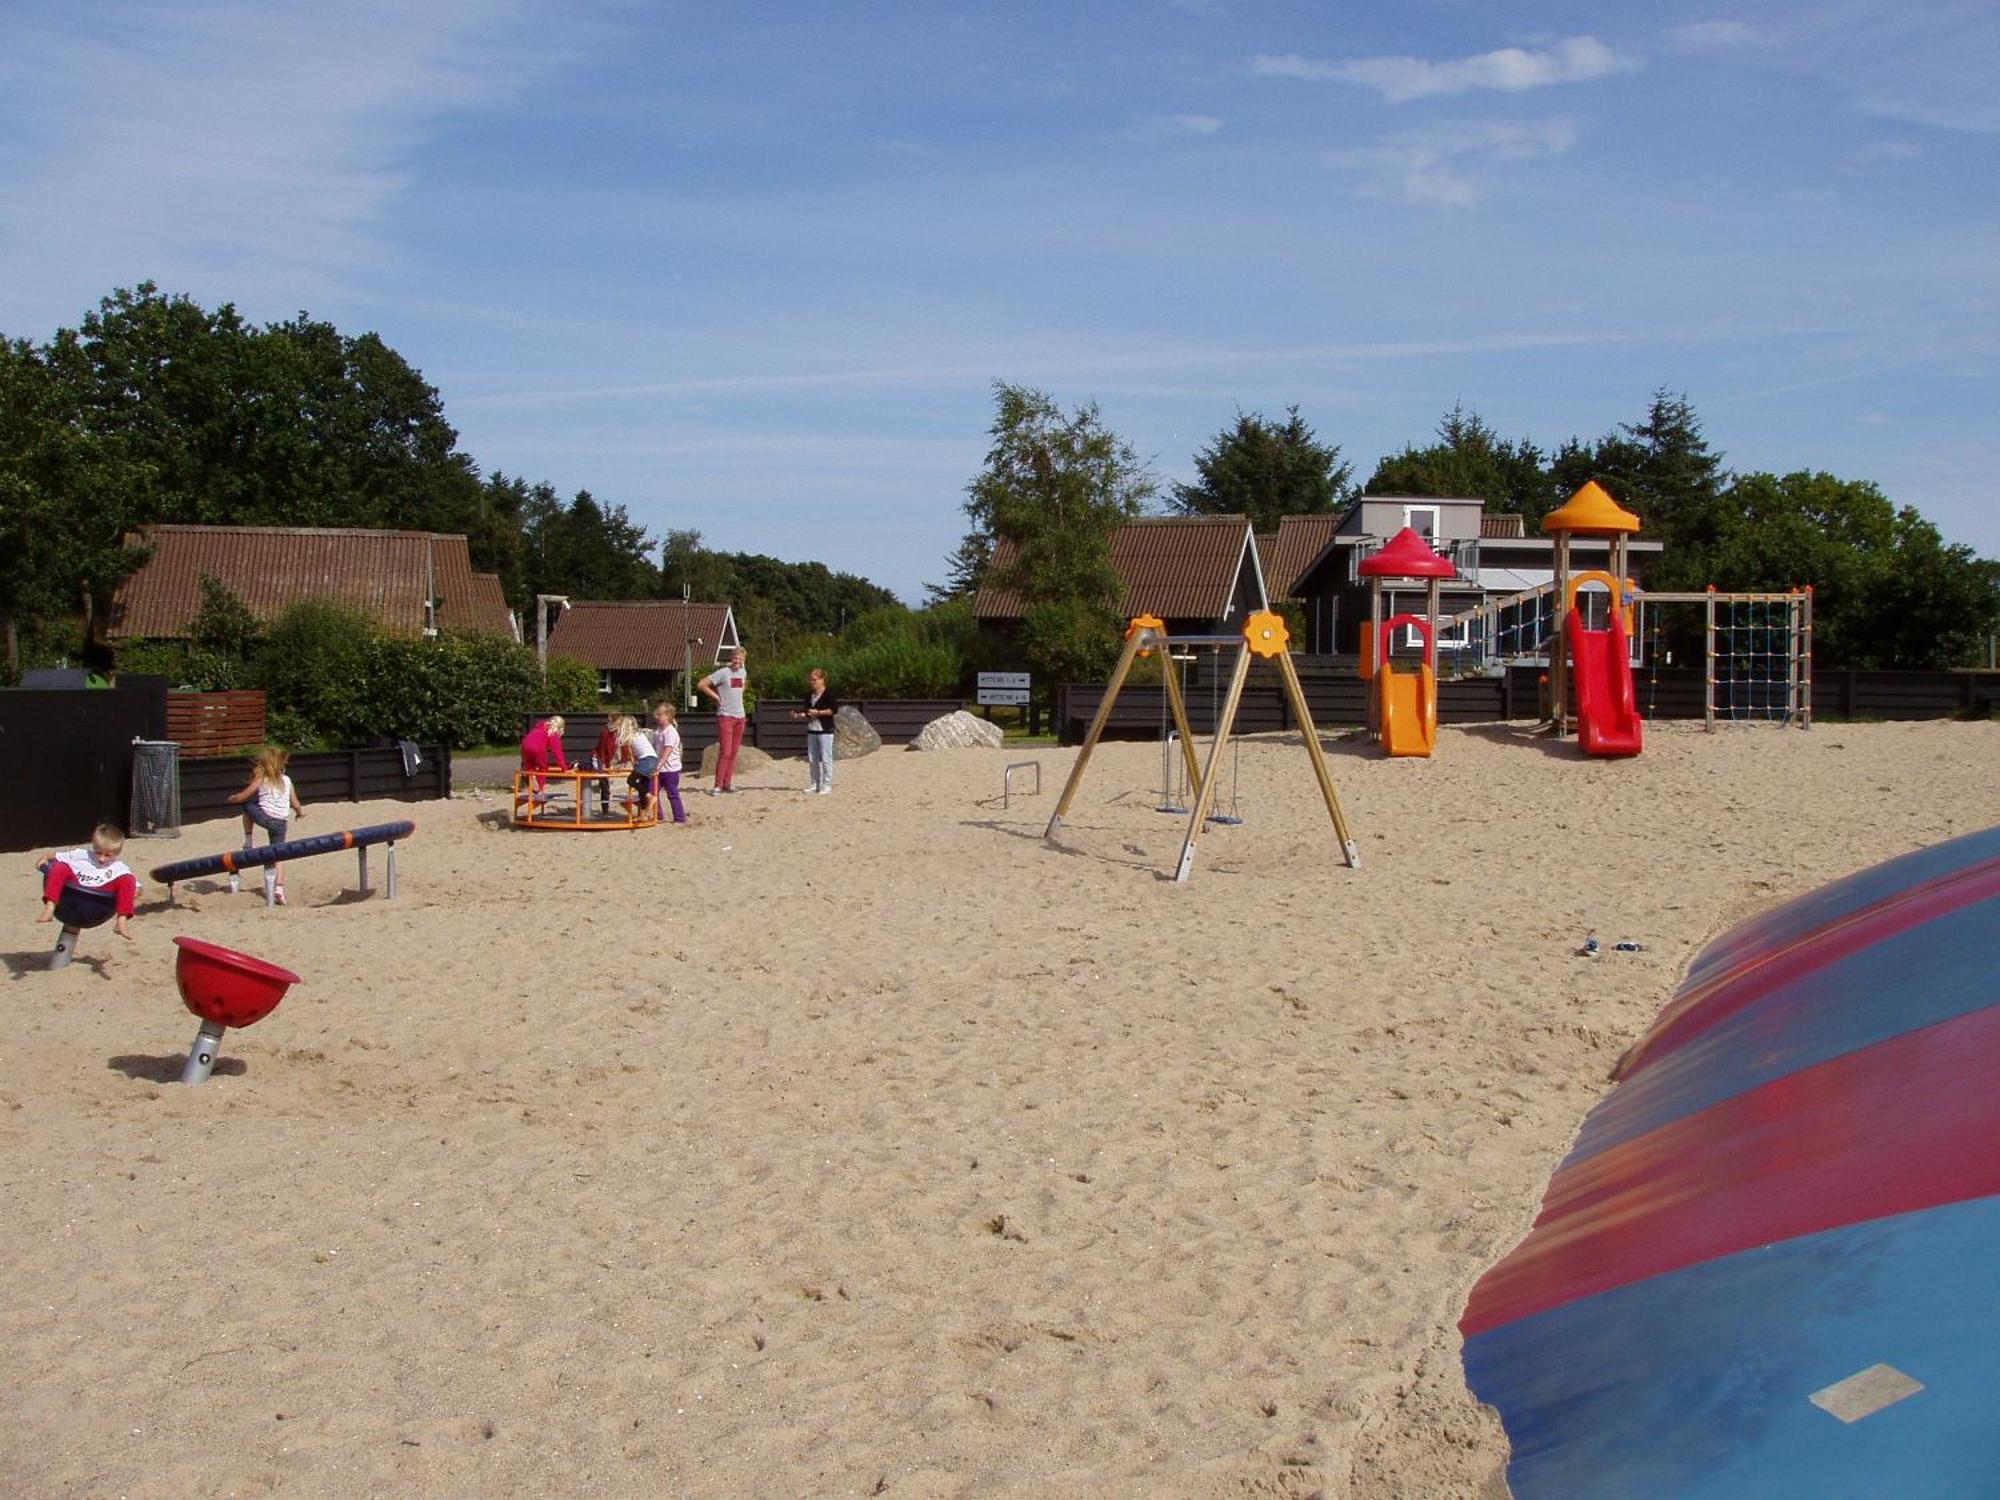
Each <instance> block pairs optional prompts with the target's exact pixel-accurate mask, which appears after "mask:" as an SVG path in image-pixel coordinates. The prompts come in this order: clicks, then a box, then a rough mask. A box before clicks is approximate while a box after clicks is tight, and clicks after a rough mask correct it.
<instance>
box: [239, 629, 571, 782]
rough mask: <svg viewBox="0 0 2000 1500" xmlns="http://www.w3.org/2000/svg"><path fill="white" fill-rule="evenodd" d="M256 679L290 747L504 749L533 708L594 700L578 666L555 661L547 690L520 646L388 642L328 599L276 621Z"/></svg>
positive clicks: (477, 640) (496, 641) (469, 639)
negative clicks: (314, 743)
mask: <svg viewBox="0 0 2000 1500" xmlns="http://www.w3.org/2000/svg"><path fill="white" fill-rule="evenodd" d="M257 679H258V682H259V685H260V686H262V687H263V689H264V691H265V693H266V694H267V695H268V698H269V707H268V709H267V712H268V713H269V714H270V716H271V723H272V725H273V729H272V734H273V738H281V739H284V740H286V741H287V742H290V743H297V742H299V740H300V739H302V738H309V739H315V740H324V741H331V742H333V743H336V744H355V743H365V742H367V741H369V740H373V739H376V738H378V737H381V736H385V735H386V736H389V737H391V738H394V739H409V740H416V741H418V742H420V743H422V744H447V745H451V746H453V747H455V748H458V749H464V748H466V747H468V746H472V745H490V744H504V743H506V742H508V741H510V740H513V739H515V738H517V737H518V736H519V734H520V732H521V719H522V716H523V715H524V714H526V713H528V712H530V711H531V710H534V709H541V708H547V709H554V710H559V711H562V712H576V711H578V710H581V709H587V708H590V707H593V706H594V705H595V704H596V701H597V674H596V673H595V672H593V671H592V670H591V669H590V668H589V667H587V666H584V665H583V664H582V663H580V662H574V661H569V660H567V659H564V658H561V657H557V658H554V659H552V660H551V661H550V662H549V671H548V680H547V683H546V684H544V682H543V678H542V672H541V669H540V667H539V666H537V664H536V662H535V653H534V652H533V651H532V650H531V649H529V648H528V647H526V646H520V645H516V644H515V643H514V642H512V641H509V640H503V639H501V638H500V637H498V636H488V635H452V634H449V633H447V634H445V635H442V636H439V637H437V638H436V639H432V640H415V639H410V638H408V637H402V636H390V635H384V634H382V633H381V632H380V631H379V630H377V629H376V627H375V626H374V624H373V623H372V622H371V621H370V620H369V619H368V618H367V617H366V616H365V615H362V614H360V613H358V612H357V611H355V610H352V609H349V608H347V607H346V606H344V605H339V604H333V603H328V602H325V601H309V602H307V603H302V604H295V605H293V606H292V607H291V608H290V609H287V610H286V611H285V612H284V613H283V614H281V615H280V616H279V617H278V618H277V619H276V620H275V621H273V622H272V624H271V628H270V631H269V633H268V634H267V635H266V636H265V639H264V642H263V645H262V646H261V648H260V649H259V650H258V653H257Z"/></svg>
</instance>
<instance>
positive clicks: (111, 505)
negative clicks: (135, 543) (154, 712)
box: [0, 339, 154, 678]
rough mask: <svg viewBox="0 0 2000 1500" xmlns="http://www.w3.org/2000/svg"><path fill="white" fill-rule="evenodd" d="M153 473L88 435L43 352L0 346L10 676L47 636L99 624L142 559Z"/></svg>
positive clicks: (0, 472) (1, 565) (1, 601)
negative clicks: (129, 542)
mask: <svg viewBox="0 0 2000 1500" xmlns="http://www.w3.org/2000/svg"><path fill="white" fill-rule="evenodd" d="M153 478H154V476H153V473H152V471H151V470H150V469H149V468H148V467H147V466H146V465H144V464H142V463H138V462H135V461H133V460H132V459H130V458H129V457H128V456H127V455H126V454H125V452H124V451H123V450H122V449H121V448H120V447H118V445H116V444H114V443H111V442H108V441H107V440H106V439H104V438H103V437H102V436H100V435H99V434H98V433H97V432H95V431H94V430H93V428H92V427H91V425H90V423H89V422H88V421H87V420H86V413H85V411H84V410H83V408H82V405H81V403H80V402H79V400H78V398H77V392H76V390H75V388H74V387H73V386H71V385H70V384H69V383H68V382H66V381H65V380H64V379H63V378H62V375H61V373H60V372H59V371H58V370H57V369H56V368H55V367H54V366H52V365H51V363H50V362H49V360H48V359H47V357H46V355H45V354H44V352H43V351H40V350H37V349H36V348H35V347H34V346H33V345H32V344H29V343H27V342H25V341H21V340H8V339H0V631H4V637H5V656H6V670H7V675H8V676H9V677H10V678H11V677H13V676H15V675H17V674H18V672H19V669H20V667H21V666H22V665H23V650H24V643H25V647H26V649H27V650H28V651H29V652H31V653H33V652H34V651H35V647H36V643H37V642H38V641H40V640H41V639H43V638H44V637H50V638H53V637H56V636H64V637H71V636H74V637H77V638H79V639H80V632H79V631H76V630H75V629H73V628H72V627H71V626H70V625H69V624H68V622H69V621H72V620H88V619H89V618H90V617H91V616H92V615H93V614H95V615H99V616H101V615H102V614H103V612H104V611H105V610H107V609H108V608H109V605H110V602H111V595H112V592H113V590H115V589H116V588H117V586H118V584H119V582H120V581H121V580H122V579H123V578H124V577H125V576H126V575H127V574H128V573H130V572H131V571H132V569H134V568H135V567H137V566H138V565H139V563H140V562H141V561H143V560H144V558H145V553H144V552H143V551H140V550H138V549H134V548H129V547H127V546H126V545H125V536H126V533H127V532H129V531H131V530H133V529H134V528H136V527H137V526H138V525H140V524H142V523H143V521H144V520H145V518H146V516H147V507H148V503H149V500H150V497H151V494H152V490H153Z"/></svg>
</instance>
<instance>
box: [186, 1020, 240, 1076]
mask: <svg viewBox="0 0 2000 1500" xmlns="http://www.w3.org/2000/svg"><path fill="white" fill-rule="evenodd" d="M227 1029H228V1028H227V1027H224V1026H222V1025H220V1024H218V1023H217V1022H214V1021H203V1022H202V1023H201V1030H199V1031H197V1032H196V1033H195V1034H194V1047H193V1048H192V1050H190V1051H189V1053H188V1060H187V1066H186V1067H184V1068H182V1069H181V1082H182V1083H206V1082H207V1081H208V1075H209V1074H210V1073H213V1072H214V1071H215V1060H216V1058H218V1057H220V1056H221V1055H222V1033H223V1032H224V1031H225V1030H227Z"/></svg>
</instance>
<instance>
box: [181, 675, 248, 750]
mask: <svg viewBox="0 0 2000 1500" xmlns="http://www.w3.org/2000/svg"><path fill="white" fill-rule="evenodd" d="M167 738H168V739H170V740H172V741H173V742H174V743H175V744H177V745H179V746H180V747H181V759H182V760H188V759H191V758H199V757H201V756H205V755H228V754H230V753H231V752H233V751H237V750H241V749H242V748H243V747H244V746H246V745H258V744H262V743H263V740H264V694H263V693H262V691H259V690H251V691H247V692H239V693H168V694H167Z"/></svg>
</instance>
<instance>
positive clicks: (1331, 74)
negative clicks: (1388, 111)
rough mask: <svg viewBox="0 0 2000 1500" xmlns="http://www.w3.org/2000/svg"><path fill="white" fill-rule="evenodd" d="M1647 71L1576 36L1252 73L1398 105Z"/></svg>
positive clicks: (1263, 67) (1256, 60)
mask: <svg viewBox="0 0 2000 1500" xmlns="http://www.w3.org/2000/svg"><path fill="white" fill-rule="evenodd" d="M1642 66H1643V64H1642V63H1641V62H1640V60H1639V59H1637V58H1636V57H1630V56H1627V55H1625V54H1622V53H1619V52H1615V51H1613V50H1612V49H1611V48H1610V47H1607V46H1606V45H1605V44H1604V43H1602V42H1600V41H1598V40H1597V38H1595V37H1589V36H1577V37H1570V38H1567V39H1566V40H1564V41H1561V42H1558V43H1556V44H1555V45H1554V46H1553V47H1549V48H1545V49H1543V50H1540V51H1529V50H1526V49H1524V48H1520V47H1502V48H1501V49H1499V50H1498V51H1496V52H1482V53H1480V54H1479V55H1478V56H1476V57H1462V58H1456V59H1453V60H1451V61H1447V62H1432V61H1430V60H1429V59H1427V58H1421V57H1356V58H1343V59H1335V60H1332V61H1321V60H1318V59H1314V58H1309V57H1301V56H1299V55H1298V54H1297V53H1286V54H1283V55H1278V56H1269V55H1266V56H1259V57H1253V58H1251V59H1250V71H1251V73H1253V74H1254V75H1256V76H1257V77H1259V78H1299V79H1307V80H1316V81H1326V82H1333V83H1351V84H1356V85H1359V86H1360V87H1362V88H1366V89H1372V90H1373V91H1374V92H1376V93H1378V94H1380V95H1381V96H1382V97H1383V98H1384V99H1386V100H1388V101H1389V102H1390V103H1392V104H1400V103H1404V102H1406V101H1408V100H1411V99H1428V98H1434V97H1437V96H1440V95H1445V94H1465V93H1471V92H1474V91H1475V90H1481V89H1485V90H1495V91H1499V92H1501V93H1520V92H1523V91H1525V90H1528V89H1538V88H1547V87H1549V86H1550V85H1553V84H1561V83H1588V82H1591V81H1593V80H1595V79H1599V78H1608V77H1611V76H1613V75H1614V74H1618V73H1630V72H1634V71H1636V70H1637V69H1638V68H1640V67H1642Z"/></svg>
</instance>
